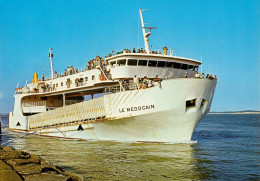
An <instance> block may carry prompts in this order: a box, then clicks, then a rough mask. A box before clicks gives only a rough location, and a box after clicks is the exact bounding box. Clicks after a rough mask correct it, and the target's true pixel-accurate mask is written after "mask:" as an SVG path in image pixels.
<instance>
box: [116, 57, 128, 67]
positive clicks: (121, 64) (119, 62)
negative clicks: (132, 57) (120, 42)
mask: <svg viewBox="0 0 260 181" xmlns="http://www.w3.org/2000/svg"><path fill="white" fill-rule="evenodd" d="M117 64H118V65H119V66H124V65H125V64H126V59H123V60H117Z"/></svg>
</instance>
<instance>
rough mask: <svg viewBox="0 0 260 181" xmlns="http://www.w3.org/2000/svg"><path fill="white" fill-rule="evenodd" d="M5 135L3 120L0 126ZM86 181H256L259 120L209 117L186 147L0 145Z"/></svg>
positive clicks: (37, 140) (26, 141)
mask: <svg viewBox="0 0 260 181" xmlns="http://www.w3.org/2000/svg"><path fill="white" fill-rule="evenodd" d="M2 124H3V125H4V127H5V128H3V129H2V131H3V133H11V132H9V131H8V129H7V128H6V127H7V120H2ZM11 139H15V140H13V142H10V143H8V144H9V145H11V146H13V147H14V148H16V149H22V150H24V151H27V152H30V153H34V154H37V155H39V156H41V157H42V158H44V159H45V160H47V161H49V162H50V163H53V164H54V165H56V166H59V167H61V168H63V169H65V170H67V171H70V172H74V173H76V174H79V175H82V176H84V178H85V179H86V180H212V179H217V180H260V115H253V114H252V115H246V114H237V115H234V114H233V115H232V114H210V115H207V116H206V117H204V118H203V120H202V121H201V122H200V123H199V125H198V126H197V128H196V130H195V132H194V135H193V137H192V140H194V141H192V142H191V143H187V144H171V145H169V144H148V143H118V142H103V141H77V140H64V139H53V138H44V137H39V136H34V135H30V136H26V137H22V138H18V137H17V135H8V136H2V138H1V142H2V143H4V142H6V141H8V140H11Z"/></svg>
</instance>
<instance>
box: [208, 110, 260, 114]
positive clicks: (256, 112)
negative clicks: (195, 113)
mask: <svg viewBox="0 0 260 181" xmlns="http://www.w3.org/2000/svg"><path fill="white" fill-rule="evenodd" d="M208 114H260V112H258V111H255V112H209V113H208Z"/></svg>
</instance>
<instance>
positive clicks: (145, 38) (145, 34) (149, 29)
mask: <svg viewBox="0 0 260 181" xmlns="http://www.w3.org/2000/svg"><path fill="white" fill-rule="evenodd" d="M146 10H149V9H143V10H142V9H141V8H140V7H139V14H140V18H141V23H142V30H143V37H144V46H145V51H146V52H147V54H150V49H149V44H148V41H149V39H148V37H149V36H150V35H151V34H152V32H151V30H152V29H155V28H156V27H145V26H144V19H143V12H144V11H146ZM145 29H148V32H147V33H146V32H145Z"/></svg>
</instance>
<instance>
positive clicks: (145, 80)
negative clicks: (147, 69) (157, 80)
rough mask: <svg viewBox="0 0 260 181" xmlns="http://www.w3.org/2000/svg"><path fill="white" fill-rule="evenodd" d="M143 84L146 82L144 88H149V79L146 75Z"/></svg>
mask: <svg viewBox="0 0 260 181" xmlns="http://www.w3.org/2000/svg"><path fill="white" fill-rule="evenodd" d="M143 84H144V86H143V88H147V87H148V79H147V77H146V76H145V77H144V80H143Z"/></svg>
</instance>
